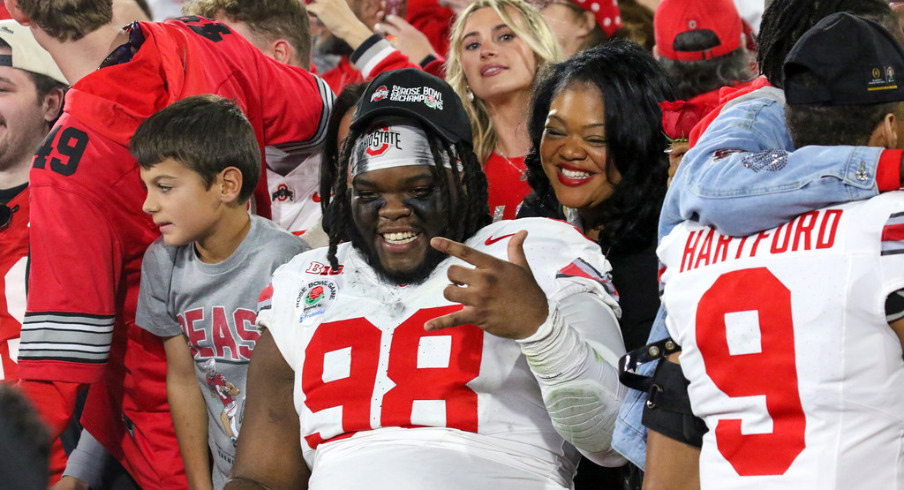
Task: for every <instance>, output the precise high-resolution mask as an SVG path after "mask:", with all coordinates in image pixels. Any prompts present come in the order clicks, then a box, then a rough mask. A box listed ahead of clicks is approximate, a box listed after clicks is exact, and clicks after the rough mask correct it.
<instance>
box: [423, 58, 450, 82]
mask: <svg viewBox="0 0 904 490" xmlns="http://www.w3.org/2000/svg"><path fill="white" fill-rule="evenodd" d="M424 71H425V72H427V73H429V74H431V75H433V76H436V77H439V78H442V79H443V80H445V79H446V60H445V59H443V58H435V59H433V60H431V61H430V62H429V63H427V65H426V66H424Z"/></svg>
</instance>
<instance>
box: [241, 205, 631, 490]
mask: <svg viewBox="0 0 904 490" xmlns="http://www.w3.org/2000/svg"><path fill="white" fill-rule="evenodd" d="M523 229H526V230H528V232H529V235H528V238H527V241H526V243H525V246H524V249H525V254H526V257H527V259H528V262H529V263H530V265H531V268H532V271H533V274H534V277H535V278H536V280H537V282H538V284H539V285H540V286H541V288H543V290H544V291H545V292H546V293H547V297H552V296H553V295H555V294H556V293H557V292H561V291H562V290H563V288H569V289H568V290H569V291H570V290H571V288H575V287H576V286H580V289H582V290H583V291H590V292H592V293H593V294H596V295H597V296H599V297H600V298H602V300H603V301H605V302H606V303H607V304H608V305H610V307H611V308H612V310H613V312H617V311H618V306H617V303H616V302H615V300H614V298H613V296H612V294H614V291H611V283H609V282H608V272H609V264H608V263H607V262H606V260H605V259H604V257H603V255H602V253H601V251H600V249H599V247H598V246H597V245H596V244H595V243H593V242H591V241H590V240H587V239H586V238H584V237H583V236H582V235H581V234H580V233H579V232H578V231H577V230H575V229H574V228H573V227H572V226H571V225H568V224H566V223H562V222H557V221H553V220H547V219H541V218H536V219H525V220H517V221H505V222H499V223H495V224H493V225H490V226H487V227H485V228H483V229H482V230H480V231H479V232H478V233H477V234H475V235H474V236H473V237H472V238H471V239H469V240H468V241H467V242H466V243H467V245H468V246H470V247H472V248H475V249H477V250H480V251H482V252H484V253H487V254H491V255H493V256H496V257H499V258H503V259H507V256H508V253H507V246H508V242H509V238H511V236H512V235H513V234H514V233H516V232H517V231H519V230H523ZM326 255H327V253H326V249H325V248H321V249H317V250H312V251H310V252H306V253H304V254H301V255H299V256H297V257H296V258H295V259H293V260H292V261H291V262H290V263H288V264H286V265H285V266H283V267H282V268H280V269H279V270H277V272H276V273H275V274H274V276H273V282H272V296H271V298H272V300H271V304H272V307H269V308H268V306H267V304H266V299H264V301H263V303H262V306H261V311H260V313H259V315H258V322H259V324H260V325H261V326H264V327H266V328H268V329H270V331H271V332H272V334H273V337H274V339H275V340H276V343H277V345H278V347H279V349H280V351H281V352H282V354H283V356H284V357H285V359H286V361H287V362H288V363H289V365H290V366H292V368H293V369H294V370H295V372H296V383H295V406H296V410H297V411H298V413H299V418H300V424H301V439H302V442H301V444H302V448H303V451H304V455H305V460H306V462H307V464H308V466H309V467H311V468H312V477H311V482H310V485H311V486H310V488H312V489H317V488H376V489H383V488H386V489H390V488H391V489H423V488H431V489H449V490H452V489H463V488H489V487H490V486H492V487H493V488H494V489H495V490H509V489H510V490H515V489H519V490H520V489H561V488H571V485H572V483H571V480H572V478H573V476H574V471H575V465H576V463H577V458H578V453H577V451H576V449H575V448H574V447H573V446H572V445H571V444H569V443H567V442H565V441H564V440H563V439H562V437H561V436H559V434H558V433H557V432H556V431H555V430H554V428H553V426H552V423H551V421H550V418H549V415H548V413H547V411H546V407H545V405H544V403H543V399H542V397H541V393H540V388H539V386H538V384H537V381H536V379H535V378H534V375H533V373H532V372H531V371H530V369H529V367H528V365H527V362H526V360H525V358H524V356H523V355H522V353H521V349H520V347H519V345H518V344H517V343H516V342H515V341H512V340H507V339H502V338H499V337H495V336H493V335H490V334H487V333H485V332H484V331H483V330H481V329H480V328H478V327H476V326H474V325H464V326H459V327H455V328H450V329H445V330H440V331H435V332H426V331H425V330H424V323H425V322H426V321H427V320H429V319H432V318H435V317H437V316H441V315H443V314H446V313H450V312H453V311H456V310H459V309H460V308H461V305H459V304H456V303H451V302H449V301H447V300H446V299H445V298H444V297H443V289H444V288H445V287H446V286H448V285H449V280H448V278H447V276H446V272H447V270H448V268H449V266H450V265H453V264H464V265H466V266H467V264H465V263H464V262H463V261H461V260H458V259H455V258H447V259H446V260H445V261H443V262H442V263H441V264H440V265H439V266H437V268H436V269H435V270H434V271H433V273H432V274H431V276H430V277H429V278H428V279H427V280H425V281H424V282H423V283H421V284H416V285H406V286H397V285H393V284H389V283H387V282H385V281H383V280H381V279H380V278H379V277H377V276H376V275H375V273H374V271H373V269H372V268H371V267H369V266H368V265H367V264H366V262H365V260H364V258H363V257H362V255H361V254H360V253H359V252H358V251H357V250H356V249H355V248H353V247H352V246H350V244H343V245H340V246H339V250H338V253H337V258H338V260H339V263H340V264H341V265H340V270H333V269H332V268H330V266H329V261H328V260H327V257H326ZM469 267H470V266H469ZM263 297H264V298H265V297H266V295H263ZM592 336H593V333H591V334H589V335H588V336H587V338H588V340H589V341H598V340H599V339H596V338H591V337H592ZM602 338H605V337H604V336H603V335H601V336H600V339H602ZM599 342H601V343H602V342H603V341H602V340H599ZM594 348H595V349H596V350H597V351H598V352H601V353H602V355H603V356H604V357H605V358H607V359H608V358H611V359H612V360H613V362H614V360H615V359H617V356H618V351H619V350H620V349H623V347H620V346H605V345H596V344H594ZM321 485H322V486H321Z"/></svg>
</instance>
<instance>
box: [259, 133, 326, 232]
mask: <svg viewBox="0 0 904 490" xmlns="http://www.w3.org/2000/svg"><path fill="white" fill-rule="evenodd" d="M266 151H267V187H268V188H269V190H270V212H271V214H272V216H273V221H274V222H275V223H276V224H278V225H279V226H280V227H282V228H283V229H286V230H289V231H290V232H292V233H294V234H296V235H304V233H305V232H306V231H308V230H309V229H311V228H312V227H314V226H315V225H317V224H318V223H320V218H321V216H322V214H323V213H322V211H321V210H320V194H319V191H320V153H315V154H313V155H310V156H305V155H303V154H301V155H298V154H293V153H289V152H285V151H282V150H280V149H279V148H276V147H274V146H268V147H267V148H266ZM298 161H300V162H301V163H298V164H295V165H293V163H292V162H298ZM287 167H288V168H291V170H290V171H289V172H287V173H285V174H284V175H282V174H280V173H278V172H275V171H274V170H273V168H287Z"/></svg>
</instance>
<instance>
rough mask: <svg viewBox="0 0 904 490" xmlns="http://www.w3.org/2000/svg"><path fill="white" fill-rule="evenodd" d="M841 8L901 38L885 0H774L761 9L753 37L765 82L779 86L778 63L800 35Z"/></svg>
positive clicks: (780, 63) (896, 21) (780, 69)
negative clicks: (758, 24) (757, 26)
mask: <svg viewBox="0 0 904 490" xmlns="http://www.w3.org/2000/svg"><path fill="white" fill-rule="evenodd" d="M845 11H847V12H850V13H852V14H854V15H857V16H859V17H863V18H866V19H870V20H873V21H876V22H878V23H879V24H880V25H882V27H885V28H886V29H887V30H888V31H889V32H891V33H894V35H895V36H896V37H897V38H898V40H899V42H900V41H901V37H902V35H901V28H900V27H899V26H898V20H897V17H895V15H894V13H893V12H892V10H891V7H889V4H888V1H887V0H775V1H773V2H772V3H770V4H769V6H768V7H767V8H766V11H765V12H763V20H762V22H761V23H760V35H759V37H758V38H757V42H758V43H759V47H758V49H757V62H758V63H759V65H760V72H762V74H763V75H765V76H766V79H767V80H769V83H771V84H772V85H774V86H776V87H779V88H781V87H782V65H783V64H784V62H785V57H786V56H787V55H788V52H789V51H791V47H792V46H794V43H796V42H797V40H798V39H800V36H802V35H803V34H804V33H805V32H807V31H808V30H809V29H810V28H811V27H813V26H814V25H816V23H817V22H819V21H820V20H821V19H822V18H823V17H826V16H827V15H830V14H834V13H835V12H845Z"/></svg>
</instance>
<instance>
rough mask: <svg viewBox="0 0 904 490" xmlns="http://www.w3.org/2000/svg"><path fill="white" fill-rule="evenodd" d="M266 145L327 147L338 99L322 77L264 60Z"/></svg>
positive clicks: (264, 130)
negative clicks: (327, 133)
mask: <svg viewBox="0 0 904 490" xmlns="http://www.w3.org/2000/svg"><path fill="white" fill-rule="evenodd" d="M260 87H261V91H262V94H261V100H260V102H261V111H262V114H263V134H264V143H265V145H267V146H280V145H284V144H287V143H291V144H293V145H296V146H297V145H298V144H301V145H302V146H310V147H314V146H317V145H320V144H321V143H323V140H324V138H325V137H326V124H327V120H328V119H329V116H330V110H331V108H332V106H333V99H335V95H334V94H333V91H332V90H331V89H330V87H329V85H327V84H326V82H324V81H323V80H321V79H320V77H318V76H316V75H314V74H312V73H310V72H308V71H306V70H304V69H301V68H297V67H291V66H288V65H283V64H282V63H277V62H275V61H272V60H269V59H266V60H261V84H260Z"/></svg>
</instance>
